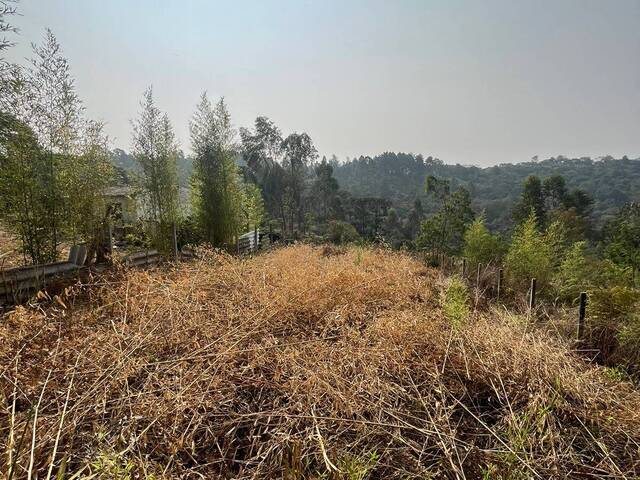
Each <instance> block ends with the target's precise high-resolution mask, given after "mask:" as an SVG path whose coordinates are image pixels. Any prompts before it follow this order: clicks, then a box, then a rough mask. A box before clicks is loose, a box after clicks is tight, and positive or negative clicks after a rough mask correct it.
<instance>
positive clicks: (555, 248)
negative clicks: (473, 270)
mask: <svg viewBox="0 0 640 480" xmlns="http://www.w3.org/2000/svg"><path fill="white" fill-rule="evenodd" d="M563 247H564V235H563V231H562V226H561V225H560V224H558V223H553V224H551V225H550V226H549V227H548V228H547V230H546V231H545V232H541V231H540V230H539V229H538V226H537V219H536V216H535V213H534V212H533V211H532V212H531V214H530V215H529V218H527V220H525V221H524V222H523V223H522V224H520V225H519V226H518V227H517V228H516V230H515V232H514V234H513V237H512V240H511V245H510V247H509V250H508V251H507V255H506V257H505V268H506V272H507V280H508V282H509V284H510V286H511V287H512V288H514V289H519V290H524V289H526V287H527V286H528V285H529V281H530V280H531V278H536V279H537V284H538V286H539V288H541V289H542V288H544V287H545V286H548V285H549V283H550V282H551V280H552V278H553V274H554V270H555V269H556V267H557V266H558V265H559V263H560V261H561V259H562V251H563Z"/></svg>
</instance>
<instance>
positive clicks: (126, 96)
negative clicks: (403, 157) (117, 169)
mask: <svg viewBox="0 0 640 480" xmlns="http://www.w3.org/2000/svg"><path fill="white" fill-rule="evenodd" d="M19 8H20V11H21V13H22V14H23V16H22V17H20V18H18V19H17V20H16V21H15V23H16V24H18V26H19V27H20V28H21V34H20V36H19V38H18V41H19V45H18V46H17V47H16V48H14V49H13V51H12V53H11V54H10V56H12V57H13V58H22V57H25V56H26V55H28V52H29V43H30V42H32V41H37V42H39V41H40V40H41V39H42V37H43V33H44V29H45V27H49V28H51V29H52V30H53V32H54V33H55V34H56V36H57V37H58V40H59V41H60V43H61V44H62V47H63V50H64V53H65V55H66V56H67V57H68V58H69V60H70V63H71V67H72V71H73V74H74V76H75V78H76V83H77V89H78V92H79V94H80V96H81V97H82V99H83V100H84V102H85V105H86V107H87V113H88V115H89V116H90V117H92V118H98V119H102V120H105V121H106V122H107V131H108V133H109V134H110V135H111V136H112V137H113V138H114V140H113V145H114V146H118V147H121V148H124V149H129V146H130V144H131V133H130V132H131V128H130V120H131V119H132V118H134V117H135V115H136V112H137V110H138V105H139V100H140V98H141V96H142V93H143V91H144V89H145V88H146V87H147V86H148V85H149V84H153V87H154V91H155V95H156V100H157V103H158V105H159V106H160V108H161V109H163V110H164V111H166V112H168V113H169V115H170V117H171V120H172V121H173V124H174V126H175V129H176V133H177V136H178V138H179V139H180V142H181V147H182V148H183V149H184V150H185V151H188V150H189V139H188V121H189V118H190V117H191V113H192V111H193V109H194V106H195V104H196V102H197V100H198V97H199V95H200V93H201V92H202V91H203V90H207V91H208V92H209V94H210V96H211V97H219V96H224V97H225V98H226V100H227V102H228V104H229V108H230V111H231V115H232V119H233V123H234V124H235V125H236V126H250V125H251V124H252V123H253V120H254V119H255V117H256V116H258V115H266V116H268V117H270V118H271V119H272V120H274V121H275V122H276V124H277V125H279V126H280V128H281V129H282V130H283V132H284V133H285V134H286V133H289V132H291V131H306V132H308V133H309V134H310V135H311V137H312V138H313V139H314V141H315V143H316V146H317V148H318V150H319V151H320V153H321V154H326V155H327V156H329V155H330V154H332V153H335V154H336V155H338V156H339V157H340V158H344V157H345V156H349V157H353V156H359V155H361V154H364V155H367V154H368V155H373V154H377V153H381V152H383V151H404V152H414V153H423V154H424V155H434V156H437V157H439V158H442V159H443V160H444V161H445V162H447V163H456V162H459V163H464V164H476V165H490V164H495V163H501V162H519V161H525V160H528V159H530V158H531V157H532V156H533V155H539V156H540V157H541V158H542V157H547V156H552V155H558V154H564V155H567V156H583V155H591V156H599V155H604V154H607V153H610V154H612V155H614V156H621V155H624V154H627V155H629V156H630V157H638V156H640V0H628V1H626V0H599V1H591V0H547V1H541V0H534V1H524V0H503V1H497V0H496V1H486V0H482V1H480V0H478V1H451V0H442V1H427V0H422V1H408V0H406V1H400V0H396V1H392V0H387V1H372V0H367V1H349V0H342V1H328V0H322V1H320V0H319V1H313V2H311V1H300V0H299V1H286V2H285V1H268V0H262V1H247V0H244V1H229V2H214V1H207V0H201V1H188V0H185V1H178V0H174V1H171V2H169V1H160V0H157V1H153V0H109V1H98V0H22V1H21V3H20V7H19Z"/></svg>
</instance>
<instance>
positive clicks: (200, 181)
mask: <svg viewBox="0 0 640 480" xmlns="http://www.w3.org/2000/svg"><path fill="white" fill-rule="evenodd" d="M190 130H191V148H192V150H193V153H194V173H193V180H192V198H193V207H194V209H195V212H196V218H197V219H198V223H199V225H200V226H201V228H202V231H203V232H204V236H205V238H206V239H207V241H208V242H209V243H210V244H211V245H215V246H223V245H225V244H231V243H233V241H234V239H235V237H236V236H237V235H238V233H239V230H240V228H241V226H242V225H243V224H248V223H250V222H251V217H252V215H254V216H253V217H252V220H253V222H254V223H255V222H256V221H257V220H256V217H255V214H254V213H253V211H252V213H249V211H247V214H246V215H244V218H243V212H242V205H243V191H242V189H241V185H240V178H239V172H238V168H237V166H236V164H235V144H234V132H233V129H232V128H231V119H230V116H229V112H228V111H227V107H226V105H225V103H224V100H223V99H220V100H219V101H218V103H217V104H216V106H215V107H213V106H212V105H211V102H210V101H209V99H208V98H207V95H206V93H203V94H202V96H201V98H200V103H199V104H198V106H197V107H196V112H195V113H194V116H193V119H192V121H191V124H190ZM248 194H249V195H250V197H249V198H250V199H251V202H253V204H254V206H256V208H257V205H258V202H257V199H256V198H255V196H254V192H253V191H252V192H248Z"/></svg>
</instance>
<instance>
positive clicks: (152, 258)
mask: <svg viewBox="0 0 640 480" xmlns="http://www.w3.org/2000/svg"><path fill="white" fill-rule="evenodd" d="M161 259H162V258H161V257H160V253H158V251H157V250H146V251H144V252H136V253H132V254H130V255H127V256H126V257H124V263H125V265H130V266H133V267H146V266H149V265H157V264H158V263H160V260H161Z"/></svg>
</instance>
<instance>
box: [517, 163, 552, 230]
mask: <svg viewBox="0 0 640 480" xmlns="http://www.w3.org/2000/svg"><path fill="white" fill-rule="evenodd" d="M531 210H533V211H534V212H535V216H536V222H537V224H538V226H540V227H542V226H544V223H545V214H546V209H545V199H544V195H543V187H542V182H541V181H540V178H539V177H538V176H536V175H529V176H528V177H527V178H526V180H525V181H524V182H523V184H522V194H521V195H520V199H519V200H518V202H517V203H516V204H515V206H514V207H513V219H514V220H515V222H516V224H519V223H522V222H523V221H525V220H527V219H528V217H529V214H530V212H531Z"/></svg>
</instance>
